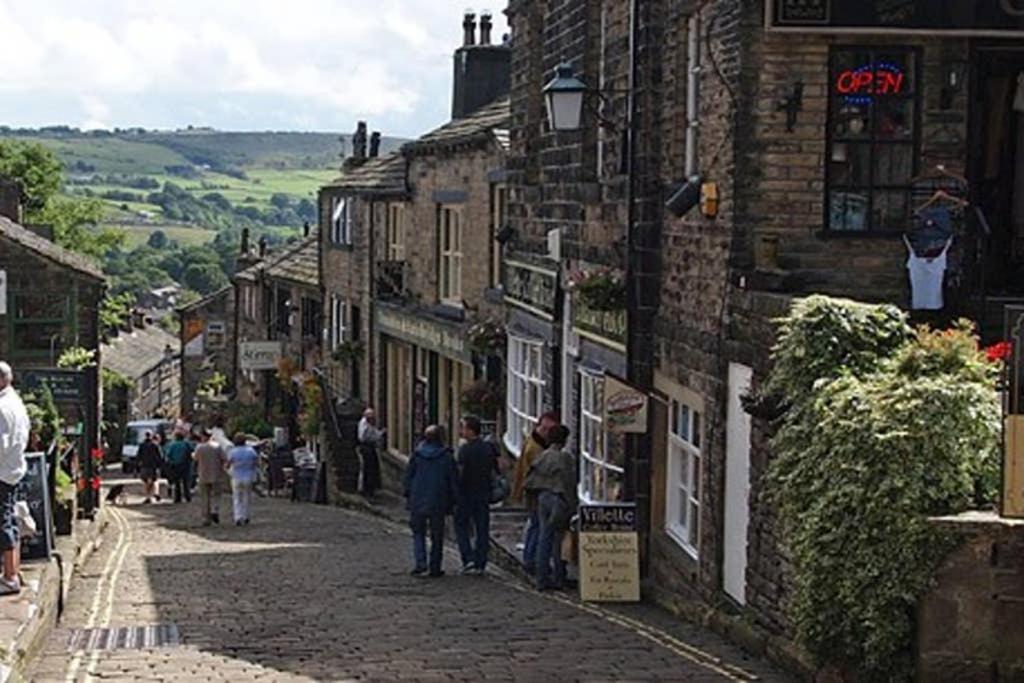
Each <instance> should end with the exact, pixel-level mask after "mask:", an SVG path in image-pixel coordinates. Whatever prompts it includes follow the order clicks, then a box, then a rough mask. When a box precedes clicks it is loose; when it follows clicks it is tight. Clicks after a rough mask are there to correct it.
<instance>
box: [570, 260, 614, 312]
mask: <svg viewBox="0 0 1024 683" xmlns="http://www.w3.org/2000/svg"><path fill="white" fill-rule="evenodd" d="M569 289H570V290H571V291H573V292H575V293H577V294H578V296H579V299H580V301H581V302H582V303H583V305H584V306H586V307H587V308H589V309H591V310H594V311H618V310H622V309H623V308H625V307H626V281H625V279H624V278H623V276H622V271H620V270H617V269H615V268H607V267H604V268H594V269H592V270H585V271H584V270H577V271H574V272H572V273H570V274H569Z"/></svg>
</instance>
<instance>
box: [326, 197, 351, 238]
mask: <svg viewBox="0 0 1024 683" xmlns="http://www.w3.org/2000/svg"><path fill="white" fill-rule="evenodd" d="M331 242H333V243H334V244H344V245H351V244H352V199H351V198H349V197H334V198H333V199H331Z"/></svg>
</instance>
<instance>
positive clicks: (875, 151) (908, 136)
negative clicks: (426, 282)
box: [825, 47, 920, 232]
mask: <svg viewBox="0 0 1024 683" xmlns="http://www.w3.org/2000/svg"><path fill="white" fill-rule="evenodd" d="M830 64H831V67H830V74H831V75H830V79H829V88H830V98H829V114H828V145H827V150H826V154H827V159H828V170H827V176H826V177H827V188H826V193H827V196H826V202H825V211H826V225H827V227H828V229H829V230H831V231H834V232H902V231H904V230H906V227H907V223H908V222H909V220H910V216H911V211H912V207H911V190H912V187H911V185H912V179H913V178H914V176H915V175H916V174H917V164H918V153H917V151H918V146H919V145H918V139H919V124H918V121H919V106H920V97H919V94H920V90H919V85H918V75H917V72H918V53H917V51H915V50H914V49H910V48H905V49H896V48H877V49H866V48H846V47H843V48H833V49H832V53H831V59H830Z"/></svg>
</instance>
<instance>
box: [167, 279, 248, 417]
mask: <svg viewBox="0 0 1024 683" xmlns="http://www.w3.org/2000/svg"><path fill="white" fill-rule="evenodd" d="M178 319H179V320H180V321H181V341H180V345H181V382H180V383H181V416H182V417H184V418H186V419H190V420H201V419H205V418H207V417H210V416H212V415H214V414H217V413H219V412H221V410H222V409H223V399H226V398H227V397H228V396H231V395H232V394H233V393H234V378H235V342H234V339H235V291H234V288H233V287H231V286H227V287H224V288H222V289H219V290H217V291H216V292H214V293H212V294H209V295H207V296H205V297H203V298H202V299H200V300H198V301H195V302H193V303H191V304H188V305H187V306H182V307H181V308H179V309H178ZM217 376H219V377H220V378H221V379H222V381H223V382H224V385H225V386H224V391H223V399H222V400H221V401H220V402H218V403H216V404H211V403H210V402H209V400H208V399H207V398H206V397H204V395H203V394H204V392H203V391H202V389H203V388H204V386H205V385H206V384H207V383H208V382H209V381H211V380H212V379H213V378H215V377H217Z"/></svg>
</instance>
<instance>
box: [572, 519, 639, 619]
mask: <svg viewBox="0 0 1024 683" xmlns="http://www.w3.org/2000/svg"><path fill="white" fill-rule="evenodd" d="M579 562H580V599H581V600H583V601H585V602H637V601H639V600H640V542H639V539H638V537H637V532H636V506H635V505H634V504H632V503H622V504H620V503H612V504H607V505H582V506H580V556H579Z"/></svg>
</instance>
